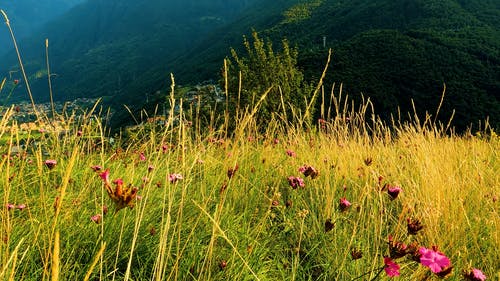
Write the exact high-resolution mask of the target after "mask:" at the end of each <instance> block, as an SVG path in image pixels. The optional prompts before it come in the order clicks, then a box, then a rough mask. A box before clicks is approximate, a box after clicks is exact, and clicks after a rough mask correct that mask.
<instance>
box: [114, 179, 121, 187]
mask: <svg viewBox="0 0 500 281" xmlns="http://www.w3.org/2000/svg"><path fill="white" fill-rule="evenodd" d="M113 183H114V184H116V185H119V186H123V179H121V178H119V179H116V180H114V181H113Z"/></svg>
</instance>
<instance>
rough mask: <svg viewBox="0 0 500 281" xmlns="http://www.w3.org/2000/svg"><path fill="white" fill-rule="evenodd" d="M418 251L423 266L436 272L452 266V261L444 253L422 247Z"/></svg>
mask: <svg viewBox="0 0 500 281" xmlns="http://www.w3.org/2000/svg"><path fill="white" fill-rule="evenodd" d="M418 252H419V253H420V263H421V264H422V265H423V266H426V267H428V268H430V270H431V271H432V272H434V273H439V272H441V271H442V270H443V269H445V268H447V267H449V266H450V264H451V262H450V260H449V259H448V257H446V256H445V255H444V254H443V253H441V252H439V251H436V250H434V249H433V250H431V249H427V248H425V247H421V248H420V249H419V250H418Z"/></svg>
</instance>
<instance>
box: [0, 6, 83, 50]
mask: <svg viewBox="0 0 500 281" xmlns="http://www.w3.org/2000/svg"><path fill="white" fill-rule="evenodd" d="M83 1H84V0H38V1H36V0H35V1H34V0H15V1H2V2H3V3H1V4H0V8H1V9H2V10H4V11H5V12H6V13H7V14H8V15H9V19H10V20H11V21H12V25H13V28H14V32H15V33H16V36H17V37H18V38H26V37H30V36H33V34H34V32H36V31H37V30H38V29H40V28H41V27H42V26H43V25H44V24H46V23H47V22H49V21H51V20H53V19H55V18H57V17H58V16H60V15H62V14H63V13H65V12H67V11H68V10H69V9H70V8H72V7H73V6H75V5H77V4H79V3H81V2H83ZM1 20H2V23H3V22H4V20H3V18H2V19H1ZM12 49H13V47H12V40H11V39H10V33H9V31H8V29H7V28H3V27H2V28H0V55H4V54H5V53H7V52H8V51H10V50H12Z"/></svg>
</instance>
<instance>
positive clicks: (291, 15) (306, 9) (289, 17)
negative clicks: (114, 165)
mask: <svg viewBox="0 0 500 281" xmlns="http://www.w3.org/2000/svg"><path fill="white" fill-rule="evenodd" d="M322 2H323V0H314V1H306V2H304V3H299V4H297V5H294V6H292V7H291V8H290V9H288V10H286V11H285V12H283V16H284V17H285V19H284V20H283V23H285V24H286V23H295V22H300V21H303V20H305V19H308V18H309V17H310V16H311V14H312V12H313V10H314V9H315V8H317V7H319V6H320V5H321V4H322Z"/></svg>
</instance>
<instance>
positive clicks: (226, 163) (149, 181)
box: [0, 92, 500, 280]
mask: <svg viewBox="0 0 500 281" xmlns="http://www.w3.org/2000/svg"><path fill="white" fill-rule="evenodd" d="M335 94H336V95H337V96H341V95H340V93H338V92H336V93H335ZM338 99H339V100H338V101H337V104H339V105H342V104H344V100H343V98H340V97H339V98H338ZM171 102H172V103H176V102H179V101H175V100H174V99H172V100H171ZM347 104H349V102H347ZM366 106H367V107H369V105H368V104H367V105H366ZM172 107H174V104H172ZM367 107H365V109H366V108H367ZM365 109H364V110H365ZM333 110H337V111H338V114H337V118H335V119H333V120H331V121H324V120H323V121H322V122H320V123H319V124H317V125H312V126H307V125H304V123H300V122H297V123H293V124H290V123H285V122H280V121H277V120H281V118H280V116H278V115H277V116H276V119H272V120H269V122H267V124H266V126H265V129H266V130H265V133H262V134H261V133H258V130H257V128H256V124H255V121H256V120H255V119H253V117H252V115H246V116H242V117H241V116H240V117H241V119H238V124H237V126H236V128H237V130H236V131H235V133H234V134H233V135H227V132H226V131H225V130H224V128H225V127H221V129H220V130H217V129H212V130H209V129H207V127H200V126H199V120H197V119H196V118H189V117H188V116H189V115H190V112H179V113H175V114H174V113H173V112H171V115H170V116H169V117H168V118H167V119H165V120H164V122H163V123H158V124H155V123H148V124H146V125H144V126H138V127H136V128H134V130H132V131H130V132H129V134H128V137H127V138H126V139H124V138H114V139H113V141H112V140H111V139H110V138H108V137H107V136H106V135H104V134H103V131H106V128H104V127H103V126H102V123H101V118H95V117H96V116H95V115H94V114H92V112H87V113H86V115H85V116H81V117H83V118H77V116H75V115H71V114H69V115H68V117H69V118H67V119H63V120H59V118H57V119H56V120H53V119H52V120H43V119H41V120H39V123H38V124H39V125H38V126H39V127H38V128H34V129H33V130H32V131H30V130H21V129H20V128H19V127H18V126H16V124H15V122H12V121H11V118H10V117H11V114H13V111H12V110H8V111H5V112H2V114H3V116H4V117H3V118H2V119H1V123H0V153H2V155H5V156H4V157H2V160H1V161H0V171H2V172H1V173H0V178H1V179H0V198H1V199H0V200H1V201H2V208H1V209H0V214H1V216H2V224H1V227H0V230H1V231H0V237H1V240H2V243H0V265H1V267H0V268H1V270H0V278H2V279H9V278H10V279H12V280H43V279H51V280H153V279H154V280H357V279H362V280H388V279H389V277H387V275H388V274H390V275H400V277H399V280H440V279H439V277H438V275H448V276H449V277H448V279H447V280H463V276H464V275H465V276H473V275H471V274H473V272H472V270H473V269H475V270H476V273H477V270H480V271H481V272H482V273H483V274H484V275H485V276H486V277H487V278H488V280H495V279H496V278H500V276H499V275H498V274H499V272H498V264H500V254H499V251H498V250H497V249H498V248H499V247H500V237H499V235H500V229H499V225H500V224H499V222H500V221H499V213H500V208H499V204H498V197H499V196H500V187H499V185H498V182H499V181H500V178H499V175H500V163H499V160H498V159H499V158H498V151H500V139H499V138H498V136H497V135H495V134H494V133H492V132H489V131H485V132H481V133H478V134H476V135H475V136H472V135H467V136H464V137H459V136H456V135H453V134H451V135H450V134H448V133H446V132H444V131H442V130H440V129H439V128H438V127H433V126H432V124H429V123H426V124H422V123H419V122H417V121H415V122H412V123H404V124H401V125H394V126H392V127H386V126H383V125H382V124H381V123H380V122H379V120H378V119H375V120H373V121H370V120H366V119H365V118H364V117H365V115H366V112H364V110H361V111H359V112H355V111H351V110H350V109H349V108H342V107H339V108H334V109H333ZM193 111H194V112H196V111H197V110H196V108H193ZM91 117H93V118H91ZM297 120H300V117H299V116H297ZM47 121H50V122H51V123H48V122H47ZM57 121H59V122H57ZM60 121H64V122H60ZM51 124H61V125H63V126H64V127H63V129H64V131H57V130H54V126H52V125H51ZM209 128H210V127H209ZM212 128H213V127H212ZM30 143H31V144H33V145H30ZM21 144H27V146H21ZM424 251H425V252H424ZM424 253H426V254H424ZM429 255H430V256H432V257H436V258H439V260H440V261H439V263H437V262H436V263H435V264H434V263H432V264H433V265H434V266H433V267H432V268H433V270H434V272H436V273H433V272H432V271H431V269H430V264H429V263H428V260H429V257H428V256H429ZM384 269H385V270H384ZM477 274H479V273H477ZM477 276H480V275H477ZM471 278H472V277H471ZM469 280H484V279H469Z"/></svg>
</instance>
